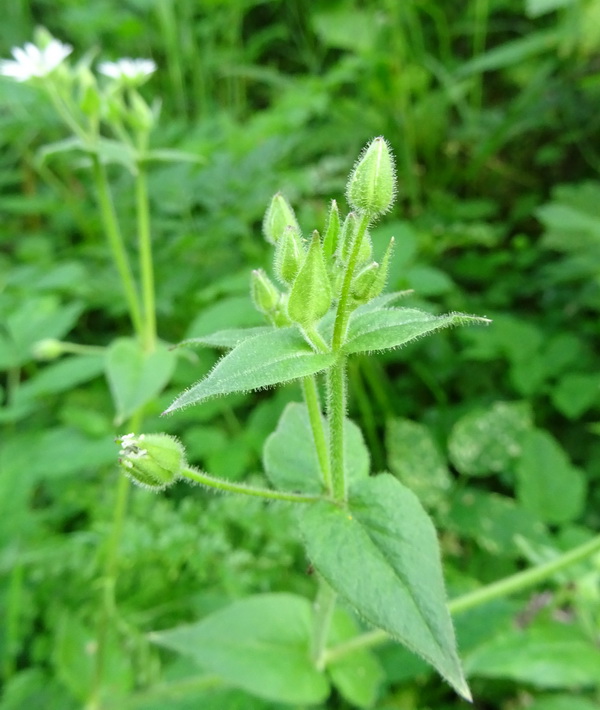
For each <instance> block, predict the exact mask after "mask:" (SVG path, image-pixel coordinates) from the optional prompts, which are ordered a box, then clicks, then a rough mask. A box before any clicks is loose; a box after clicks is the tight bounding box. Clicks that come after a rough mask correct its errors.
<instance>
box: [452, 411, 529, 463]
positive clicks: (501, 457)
mask: <svg viewBox="0 0 600 710" xmlns="http://www.w3.org/2000/svg"><path fill="white" fill-rule="evenodd" d="M531 427H532V421H531V411H530V408H529V405H528V404H527V403H526V402H495V403H494V404H493V405H492V406H491V407H490V408H488V409H476V410H474V411H471V412H469V413H468V414H465V416H463V417H461V418H460V419H459V420H458V421H457V422H456V424H455V425H454V427H453V428H452V432H451V434H450V439H449V441H448V453H449V456H450V460H451V461H452V463H453V465H454V466H455V467H456V468H457V469H458V471H460V473H462V474H463V475H465V476H491V475H493V474H496V473H503V472H505V471H507V470H509V469H511V468H512V466H513V464H514V461H515V460H516V459H517V458H518V457H519V455H520V454H521V450H522V441H523V438H524V437H525V435H526V433H527V432H528V431H529V430H530V429H531Z"/></svg>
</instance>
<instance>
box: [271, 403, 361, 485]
mask: <svg viewBox="0 0 600 710" xmlns="http://www.w3.org/2000/svg"><path fill="white" fill-rule="evenodd" d="M323 426H324V428H325V436H326V438H328V437H329V433H328V429H327V423H326V422H325V421H324V422H323ZM344 446H345V456H344V462H345V464H346V476H347V479H348V480H349V481H351V482H352V481H358V480H359V479H361V478H366V477H367V476H368V475H369V452H368V451H367V447H366V446H365V444H364V441H363V437H362V434H361V431H360V429H359V428H358V427H357V426H356V424H354V423H353V422H351V421H350V420H349V419H346V420H345V422H344ZM263 464H264V467H265V473H266V474H267V476H268V477H269V480H270V481H271V483H272V484H273V485H274V486H275V487H276V488H278V489H279V490H284V491H301V492H303V493H320V492H321V491H322V489H323V485H322V482H321V473H320V468H319V461H318V459H317V454H316V451H315V447H314V444H313V435H312V429H311V427H310V419H309V416H308V409H307V407H306V405H304V404H300V403H298V402H290V403H289V404H288V405H287V406H286V408H285V409H284V411H283V413H282V415H281V418H280V420H279V423H278V424H277V429H276V430H275V431H274V432H273V433H272V434H271V435H270V436H269V438H268V439H267V441H266V442H265V447H264V451H263Z"/></svg>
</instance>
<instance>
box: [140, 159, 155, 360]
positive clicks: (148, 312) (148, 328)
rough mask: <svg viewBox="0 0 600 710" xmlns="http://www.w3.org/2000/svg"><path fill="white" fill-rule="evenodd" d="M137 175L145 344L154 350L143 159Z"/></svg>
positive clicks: (147, 218)
mask: <svg viewBox="0 0 600 710" xmlns="http://www.w3.org/2000/svg"><path fill="white" fill-rule="evenodd" d="M137 168H138V172H137V175H136V177H135V199H136V212H137V231H138V246H139V259H140V276H141V282H142V284H141V285H142V303H143V315H144V321H143V336H142V337H143V344H144V348H145V349H146V351H148V352H150V351H152V350H154V347H155V344H156V306H155V298H154V264H153V261H152V235H151V233H150V208H149V202H148V181H147V176H146V169H145V166H144V164H143V161H138V164H137Z"/></svg>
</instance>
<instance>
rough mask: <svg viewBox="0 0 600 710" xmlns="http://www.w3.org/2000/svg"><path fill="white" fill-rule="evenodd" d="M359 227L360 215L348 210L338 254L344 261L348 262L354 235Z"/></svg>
mask: <svg viewBox="0 0 600 710" xmlns="http://www.w3.org/2000/svg"><path fill="white" fill-rule="evenodd" d="M357 229H358V216H357V214H356V212H348V214H347V215H346V219H345V220H344V224H343V225H342V231H341V234H340V240H339V244H338V256H339V257H340V260H341V261H342V262H346V261H347V260H348V257H349V256H350V252H351V251H352V243H353V242H354V237H355V235H356V231H357Z"/></svg>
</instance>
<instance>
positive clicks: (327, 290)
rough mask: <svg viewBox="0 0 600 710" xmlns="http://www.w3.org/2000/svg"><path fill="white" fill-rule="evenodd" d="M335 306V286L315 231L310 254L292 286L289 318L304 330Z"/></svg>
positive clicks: (288, 308) (289, 300) (319, 239)
mask: <svg viewBox="0 0 600 710" xmlns="http://www.w3.org/2000/svg"><path fill="white" fill-rule="evenodd" d="M330 305H331V284H330V282H329V276H328V274H327V266H326V265H325V259H324V256H323V247H322V245H321V238H320V237H319V233H318V232H317V231H315V232H313V238H312V241H311V243H310V247H309V250H308V254H307V255H306V259H305V260H304V263H303V264H302V268H301V269H300V271H299V272H298V276H296V279H295V281H294V283H293V285H292V290H291V291H290V295H289V299H288V307H287V310H288V316H289V317H290V318H291V320H292V321H294V323H298V325H300V326H301V327H308V326H311V325H313V324H314V323H316V321H318V320H319V319H320V318H322V317H323V316H324V315H325V314H326V313H327V311H328V310H329V306H330Z"/></svg>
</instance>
